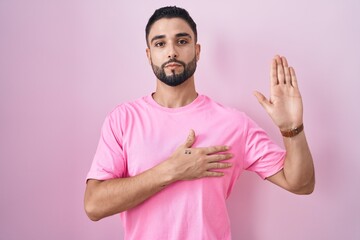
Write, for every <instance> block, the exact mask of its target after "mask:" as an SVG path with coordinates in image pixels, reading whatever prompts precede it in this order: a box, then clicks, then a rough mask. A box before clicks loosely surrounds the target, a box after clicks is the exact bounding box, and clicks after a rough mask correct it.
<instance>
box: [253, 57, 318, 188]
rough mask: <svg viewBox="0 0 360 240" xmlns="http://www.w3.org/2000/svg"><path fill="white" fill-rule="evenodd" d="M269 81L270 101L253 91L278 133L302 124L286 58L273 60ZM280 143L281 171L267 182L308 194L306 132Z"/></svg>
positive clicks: (310, 168) (310, 170)
mask: <svg viewBox="0 0 360 240" xmlns="http://www.w3.org/2000/svg"><path fill="white" fill-rule="evenodd" d="M270 79H271V87H270V95H271V96H270V99H269V100H268V99H266V98H265V96H264V95H263V94H261V93H259V92H255V93H254V94H255V96H256V97H257V99H258V101H259V102H260V104H261V105H262V106H263V107H264V108H265V110H266V111H267V113H268V114H269V115H270V117H271V119H272V120H273V122H274V123H275V124H276V125H277V126H278V127H279V129H280V130H281V131H287V130H289V129H294V128H296V127H298V126H300V125H301V124H302V123H303V104H302V99H301V95H300V91H299V88H298V84H297V79H296V75H295V70H294V69H293V68H292V67H289V66H288V63H287V60H286V58H285V57H279V56H276V57H275V58H274V59H273V61H272V65H271V71H270ZM283 140H284V145H285V149H286V158H285V162H284V168H283V169H282V170H281V171H279V172H278V173H276V174H275V175H273V176H270V177H268V178H267V180H269V181H270V182H272V183H274V184H276V185H278V186H280V187H282V188H284V189H286V190H288V191H290V192H293V193H296V194H310V193H311V192H312V191H313V190H314V186H315V171H314V164H313V159H312V156H311V153H310V149H309V146H308V144H307V141H306V137H305V132H304V131H302V132H300V133H299V134H298V135H296V136H294V137H284V138H283Z"/></svg>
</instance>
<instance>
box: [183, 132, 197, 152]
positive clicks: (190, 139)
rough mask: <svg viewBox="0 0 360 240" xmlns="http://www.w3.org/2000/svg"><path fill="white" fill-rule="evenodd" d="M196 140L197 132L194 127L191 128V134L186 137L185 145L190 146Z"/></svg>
mask: <svg viewBox="0 0 360 240" xmlns="http://www.w3.org/2000/svg"><path fill="white" fill-rule="evenodd" d="M194 142H195V132H194V130H193V129H191V130H190V132H189V136H188V137H187V139H186V142H185V147H187V148H189V147H191V146H192V145H193V144H194Z"/></svg>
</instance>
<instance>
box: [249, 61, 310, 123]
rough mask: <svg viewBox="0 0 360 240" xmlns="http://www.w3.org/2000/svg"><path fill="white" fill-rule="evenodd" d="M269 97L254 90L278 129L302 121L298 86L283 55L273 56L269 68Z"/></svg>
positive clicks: (291, 69) (293, 72) (301, 105)
mask: <svg viewBox="0 0 360 240" xmlns="http://www.w3.org/2000/svg"><path fill="white" fill-rule="evenodd" d="M270 83H271V86H270V98H269V99H267V98H266V97H265V96H264V95H263V94H262V93H260V92H257V91H256V92H255V93H254V94H255V96H256V98H257V99H258V101H259V102H260V104H261V105H262V106H263V107H264V108H265V110H266V111H267V113H268V114H269V115H270V117H271V119H272V120H273V121H274V123H275V124H276V125H277V126H278V127H279V128H280V130H289V129H293V128H295V127H298V126H299V125H301V124H302V123H303V104H302V99H301V95H300V91H299V88H298V83H297V79H296V75H295V70H294V69H293V68H292V67H289V66H288V63H287V60H286V58H285V57H280V56H275V58H274V59H273V60H272V63H271V70H270Z"/></svg>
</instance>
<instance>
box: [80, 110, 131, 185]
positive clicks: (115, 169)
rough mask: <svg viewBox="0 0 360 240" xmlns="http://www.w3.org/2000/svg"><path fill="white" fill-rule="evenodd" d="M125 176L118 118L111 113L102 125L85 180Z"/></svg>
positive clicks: (124, 162) (116, 114) (114, 112)
mask: <svg viewBox="0 0 360 240" xmlns="http://www.w3.org/2000/svg"><path fill="white" fill-rule="evenodd" d="M125 175H126V161H125V158H124V151H123V146H122V132H121V127H120V116H119V114H118V113H117V112H116V111H113V112H112V113H110V114H109V115H108V116H107V117H106V118H105V121H104V123H103V126H102V129H101V135H100V140H99V143H98V146H97V149H96V152H95V156H94V159H93V162H92V165H91V168H90V171H89V173H88V175H87V177H86V179H87V180H88V179H97V180H107V179H113V178H119V177H124V176H125Z"/></svg>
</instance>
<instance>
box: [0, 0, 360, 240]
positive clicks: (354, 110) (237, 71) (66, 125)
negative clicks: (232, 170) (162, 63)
mask: <svg viewBox="0 0 360 240" xmlns="http://www.w3.org/2000/svg"><path fill="white" fill-rule="evenodd" d="M173 4H177V5H179V6H182V7H185V8H187V9H188V10H189V11H190V13H191V14H192V16H193V18H194V19H195V21H196V22H197V24H198V31H199V42H200V43H201V44H202V55H201V59H200V62H199V66H198V70H197V73H196V82H197V89H198V91H199V92H201V93H205V94H207V95H209V96H211V97H213V98H214V99H215V100H217V101H220V102H222V103H224V104H226V105H230V106H233V107H237V108H239V109H241V110H243V111H245V112H247V113H248V114H249V115H250V116H251V117H252V118H253V119H255V120H256V121H257V122H258V123H259V124H260V125H261V126H262V127H263V128H265V129H266V130H267V131H268V132H269V134H270V135H271V136H272V138H273V139H274V140H275V141H277V142H278V143H279V144H282V142H281V137H280V135H279V133H278V130H277V129H276V128H275V127H274V125H273V124H272V122H271V120H270V118H268V116H267V114H266V113H265V111H264V110H263V109H262V108H261V106H260V105H259V104H258V103H257V100H256V99H255V97H254V96H253V95H252V91H253V90H255V89H257V90H260V91H262V92H264V93H265V94H266V95H268V93H269V89H268V86H269V79H268V75H269V64H270V60H271V58H272V57H273V56H274V55H275V54H277V53H279V54H282V55H285V56H287V57H288V60H289V63H290V64H291V65H292V66H294V67H295V69H296V71H297V75H298V79H299V84H300V88H301V91H302V95H303V99H304V104H305V113H304V114H305V128H306V133H307V137H308V141H309V144H310V146H311V149H312V153H313V157H314V160H315V166H316V173H317V185H316V189H315V192H314V193H313V194H312V195H310V196H297V195H292V194H290V193H288V192H285V191H284V190H281V189H280V188H278V187H276V186H274V185H272V184H270V183H268V182H266V181H265V182H264V181H262V180H261V179H260V178H259V177H258V176H256V175H255V174H253V173H245V174H244V175H242V176H241V177H240V179H239V181H238V184H237V187H236V190H235V192H234V193H233V195H232V196H231V197H230V199H229V201H228V207H229V209H230V210H229V212H230V217H231V221H232V232H233V239H246V240H264V239H265V240H275V239H276V240H279V239H280V240H281V239H291V240H304V239H326V240H329V239H330V240H332V239H333V240H338V239H346V240H355V239H360V230H359V229H360V207H359V203H360V188H359V183H360V181H359V180H360V179H359V175H360V174H359V172H360V153H359V149H360V146H359V135H360V131H359V123H360V111H359V106H358V105H359V100H358V98H359V97H358V93H359V90H360V84H359V81H360V78H359V76H360V44H359V43H360V17H359V11H360V1H358V0H343V1H340V0H338V1H335V0H332V1H329V0H320V1H309V0H305V1H304V0H303V1H288V0H268V1H260V0H254V1H235V0H233V1H214V2H212V3H209V1H138V0H133V1H85V0H83V1H81V0H65V1H64V0H62V1H45V0H33V1H20V0H12V1H10V0H1V1H0V114H1V118H0V216H1V217H0V239H1V240H12V239H37V240H42V239H52V240H63V239H88V240H91V239H122V227H121V222H120V219H119V217H118V216H114V217H110V218H107V219H104V220H101V221H100V222H96V223H94V222H91V221H90V220H88V218H87V217H86V215H85V213H84V210H83V193H84V188H85V176H86V173H87V171H88V170H89V167H90V164H91V161H92V157H93V154H94V152H95V148H96V145H97V141H98V139H99V133H100V127H101V124H102V122H103V120H104V118H105V115H106V114H107V113H108V112H109V111H110V110H111V109H112V108H113V107H114V106H115V105H117V104H118V103H120V102H123V101H127V100H133V99H136V98H138V97H140V96H143V95H145V94H149V93H150V92H152V91H153V90H154V87H155V78H154V76H153V73H152V71H151V68H150V67H149V65H148V62H147V59H146V55H145V47H146V45H145V37H144V27H145V24H146V22H147V19H148V18H149V17H150V15H151V14H152V13H153V11H154V10H155V9H156V8H158V7H161V6H163V5H173ZM214 207H216V206H214Z"/></svg>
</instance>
